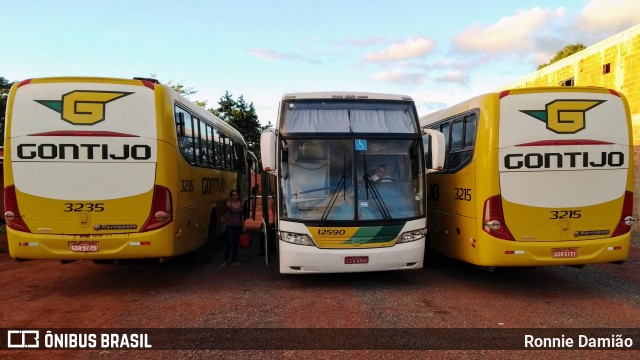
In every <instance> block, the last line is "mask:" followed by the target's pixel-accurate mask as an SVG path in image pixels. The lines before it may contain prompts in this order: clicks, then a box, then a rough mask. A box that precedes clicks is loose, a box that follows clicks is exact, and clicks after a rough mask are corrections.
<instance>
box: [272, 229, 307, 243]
mask: <svg viewBox="0 0 640 360" xmlns="http://www.w3.org/2000/svg"><path fill="white" fill-rule="evenodd" d="M278 237H279V238H280V240H282V241H285V242H288V243H291V244H296V245H305V246H313V245H314V243H313V241H312V240H311V238H310V237H309V236H308V235H305V234H298V233H292V232H286V231H280V232H278Z"/></svg>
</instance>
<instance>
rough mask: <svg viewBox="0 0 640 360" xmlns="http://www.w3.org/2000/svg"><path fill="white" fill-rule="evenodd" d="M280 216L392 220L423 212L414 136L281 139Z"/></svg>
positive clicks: (328, 219) (317, 219)
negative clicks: (403, 138)
mask: <svg viewBox="0 0 640 360" xmlns="http://www.w3.org/2000/svg"><path fill="white" fill-rule="evenodd" d="M283 148H286V150H285V151H284V152H283V154H282V157H283V158H282V161H283V162H282V189H281V191H282V195H283V200H284V201H282V202H281V204H282V209H281V214H282V216H283V217H284V218H289V219H296V220H305V221H314V222H324V221H332V220H342V221H354V220H372V221H395V220H401V219H407V218H413V217H417V216H421V215H423V204H424V203H423V199H424V197H423V196H422V195H423V194H422V166H420V163H419V162H420V148H419V143H418V140H373V139H369V140H368V139H331V140H329V139H313V140H307V139H305V140H292V139H289V140H285V141H284V142H283Z"/></svg>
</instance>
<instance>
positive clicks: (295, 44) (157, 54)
mask: <svg viewBox="0 0 640 360" xmlns="http://www.w3.org/2000/svg"><path fill="white" fill-rule="evenodd" d="M0 19H1V21H0V24H2V29H3V31H2V36H1V37H0V76H1V77H4V78H6V79H7V80H9V81H20V80H24V79H28V78H34V77H48V76H104V77H123V78H132V77H136V76H139V77H150V76H155V77H157V79H159V80H160V81H161V82H171V83H173V84H183V85H184V86H187V87H191V88H193V89H194V90H196V91H197V93H195V94H194V95H191V96H190V97H189V98H190V99H191V100H194V101H195V100H198V101H207V107H217V103H218V101H219V100H220V98H221V97H222V96H223V95H224V94H225V92H227V91H228V92H229V93H230V94H231V95H232V96H233V97H234V98H235V99H237V98H239V97H240V96H243V98H244V100H245V101H246V102H247V103H253V105H254V107H255V109H256V113H257V115H258V119H259V121H260V122H261V123H262V124H263V125H266V124H267V123H269V122H271V123H272V124H275V123H276V118H277V112H278V102H279V101H280V98H281V97H282V95H283V94H285V93H289V92H307V91H365V92H379V93H394V94H404V95H409V96H411V97H412V98H413V99H414V101H415V103H416V106H417V108H418V115H420V116H422V115H426V114H428V113H430V112H433V111H436V110H439V109H442V108H445V107H447V106H451V105H454V104H456V103H458V102H460V101H463V100H465V99H468V98H471V97H473V96H476V95H480V94H482V93H486V92H490V91H496V90H498V89H499V88H500V87H502V86H505V85H507V84H509V83H511V82H513V81H515V80H517V79H519V78H521V77H523V76H526V75H528V74H530V73H532V72H534V71H535V70H536V68H537V66H538V65H540V64H543V63H547V62H549V60H550V59H551V58H552V57H553V56H554V55H555V54H556V53H557V52H558V51H560V50H561V49H562V48H563V47H564V46H565V45H568V44H574V43H582V44H584V45H586V46H590V45H593V44H595V43H597V42H599V41H601V40H604V39H606V38H608V37H610V36H612V35H615V34H617V33H619V32H621V31H624V30H626V29H628V28H630V27H632V26H634V25H637V24H640V1H639V0H563V1H550V0H518V1H501V0H484V1H477V0H468V1H462V0H447V1H432V0H395V1H383V0H315V1H306V0H270V1H258V0H254V1H250V0H227V1H218V0H208V1H207V0H181V1H175V0H174V1H165V0H153V1H149V0H127V1H122V0H110V1H102V2H94V1H89V2H88V1H86V0H81V1H77V0H58V1H50V0H20V1H16V0H0Z"/></svg>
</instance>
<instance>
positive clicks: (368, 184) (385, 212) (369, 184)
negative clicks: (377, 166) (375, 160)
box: [362, 173, 393, 222]
mask: <svg viewBox="0 0 640 360" xmlns="http://www.w3.org/2000/svg"><path fill="white" fill-rule="evenodd" d="M362 178H363V179H364V186H365V188H366V191H367V200H369V189H371V197H372V198H373V200H374V201H375V202H376V205H378V209H379V210H380V213H381V214H382V217H383V218H384V219H385V220H386V221H387V222H391V220H393V218H392V217H391V213H390V212H389V208H387V205H386V204H385V203H384V200H383V199H382V196H381V195H380V192H379V191H378V187H377V186H376V185H375V184H374V183H373V181H372V180H371V178H369V175H367V174H366V173H365V174H364V175H362Z"/></svg>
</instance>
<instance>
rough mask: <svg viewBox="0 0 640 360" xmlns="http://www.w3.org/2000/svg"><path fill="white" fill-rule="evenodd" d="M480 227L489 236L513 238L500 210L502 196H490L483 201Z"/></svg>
mask: <svg viewBox="0 0 640 360" xmlns="http://www.w3.org/2000/svg"><path fill="white" fill-rule="evenodd" d="M482 214H483V215H482V225H483V227H482V229H483V230H484V231H485V232H486V233H488V234H489V235H491V236H494V237H497V238H499V239H504V240H514V241H515V239H514V238H513V235H511V232H510V231H509V228H507V223H506V222H505V221H504V212H503V211H502V196H500V195H496V196H492V197H490V198H488V199H487V201H485V202H484V211H483V212H482Z"/></svg>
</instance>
